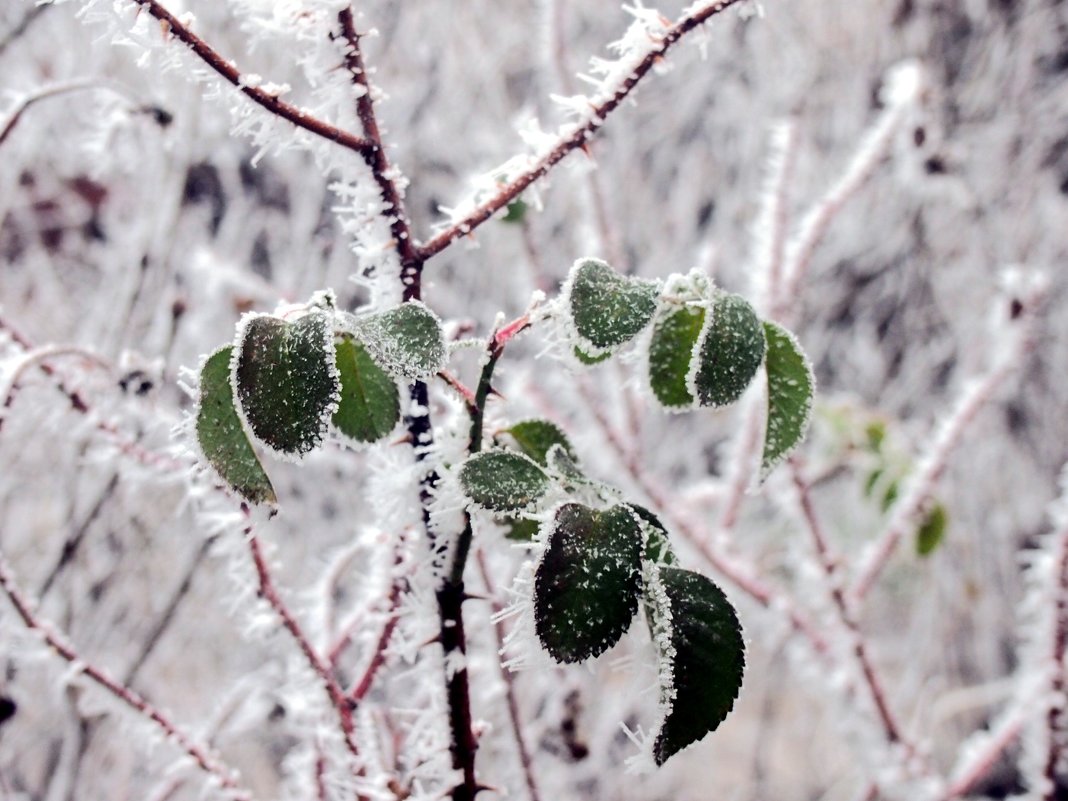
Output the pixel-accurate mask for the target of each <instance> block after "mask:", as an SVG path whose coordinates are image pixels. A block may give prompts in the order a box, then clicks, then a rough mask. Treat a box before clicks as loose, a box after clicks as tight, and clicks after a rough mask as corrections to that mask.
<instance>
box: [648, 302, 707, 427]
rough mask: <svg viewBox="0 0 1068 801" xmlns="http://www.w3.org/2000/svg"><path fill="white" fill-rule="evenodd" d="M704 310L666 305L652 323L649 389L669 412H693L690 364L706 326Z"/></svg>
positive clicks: (698, 307)
mask: <svg viewBox="0 0 1068 801" xmlns="http://www.w3.org/2000/svg"><path fill="white" fill-rule="evenodd" d="M706 313H707V312H706V309H705V308H704V307H703V306H690V305H687V306H679V305H675V304H670V305H668V304H665V305H664V306H663V308H662V309H661V310H660V313H659V314H658V315H657V318H656V322H655V323H653V335H652V338H651V339H650V341H649V386H650V388H651V389H652V390H653V394H654V395H655V396H656V399H657V400H658V401H660V403H661V404H662V405H663V406H665V407H666V408H668V409H678V410H682V409H690V408H692V407H693V403H694V397H693V395H692V394H691V392H690V389H689V387H688V386H687V381H686V377H687V376H688V375H689V373H690V362H691V361H693V353H694V350H695V349H696V346H697V340H698V339H699V337H700V335H701V329H702V327H703V326H704V322H705V316H706Z"/></svg>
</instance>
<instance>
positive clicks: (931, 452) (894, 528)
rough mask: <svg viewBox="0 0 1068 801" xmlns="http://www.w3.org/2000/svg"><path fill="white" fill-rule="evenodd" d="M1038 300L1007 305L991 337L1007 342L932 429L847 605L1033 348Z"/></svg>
mask: <svg viewBox="0 0 1068 801" xmlns="http://www.w3.org/2000/svg"><path fill="white" fill-rule="evenodd" d="M1043 297H1044V287H1042V286H1036V287H1033V288H1031V289H1030V290H1028V291H1027V292H1026V293H1024V295H1023V296H1021V297H1014V298H1013V299H1012V300H1011V301H1010V309H1009V311H1008V317H1009V319H1008V321H1007V323H1008V325H1009V326H1010V327H1009V328H1008V330H1007V331H1003V332H999V333H998V334H997V336H1001V337H1006V338H1007V339H1008V342H1004V343H999V345H1000V347H999V352H998V353H997V354H995V356H994V359H993V363H992V364H991V365H990V367H989V368H988V369H987V371H986V373H984V374H983V375H982V376H980V377H979V378H978V379H975V380H973V381H970V382H968V383H967V384H966V385H965V386H964V388H963V390H962V391H961V394H960V397H959V398H958V399H957V402H956V403H955V404H954V406H953V408H952V410H951V411H950V413H949V414H948V415H947V416H946V418H945V419H944V421H943V422H942V423H941V424H940V425H939V427H938V434H937V435H936V436H935V437H934V438H933V440H932V442H931V446H930V448H929V449H928V451H927V452H926V453H925V454H924V456H923V457H922V458H921V460H920V465H919V467H918V468H917V470H916V471H915V472H914V473H913V474H912V475H911V476H909V478H908V479H907V481H906V484H905V488H904V490H903V491H902V493H901V495H900V497H899V498H898V499H897V501H896V502H895V503H894V505H893V506H892V507H891V508H890V517H889V519H888V520H887V522H886V525H885V526H884V527H883V530H882V532H881V533H880V534H879V536H878V537H877V538H876V540H875V542H874V543H873V544H872V545H871V546H869V548H868V549H867V551H866V552H865V554H864V555H863V556H862V559H861V564H860V566H859V568H858V570H857V573H856V578H855V579H854V581H853V584H852V586H851V587H850V588H849V594H848V601H849V603H850V605H851V606H852V607H854V608H859V606H860V604H862V603H863V601H864V598H865V596H867V594H868V592H869V591H870V590H871V588H872V586H873V585H874V584H875V581H876V580H877V579H878V578H879V575H880V574H881V573H882V571H883V569H884V568H885V567H886V565H887V563H888V562H889V561H890V557H891V556H892V555H893V553H894V551H895V550H896V548H897V545H898V543H899V542H900V541H901V538H902V537H904V536H905V535H906V534H908V533H909V532H910V531H912V530H913V528H914V526H915V524H916V521H917V519H918V518H919V516H920V514H921V513H922V512H923V508H924V505H925V504H926V503H927V501H928V499H929V498H930V496H931V493H932V492H933V491H934V489H935V487H936V485H937V484H938V482H939V480H940V479H941V478H942V474H943V473H944V472H945V470H946V467H947V466H948V464H949V457H950V456H951V455H952V454H953V452H954V450H956V448H957V446H958V445H959V444H960V442H961V440H962V439H963V437H964V433H965V432H966V431H967V429H968V427H969V426H970V425H971V423H972V422H973V421H974V420H975V418H976V416H977V415H978V414H979V412H980V410H981V409H982V408H983V406H985V405H986V402H987V401H988V400H989V399H990V398H991V397H992V396H993V395H994V393H995V392H996V391H997V390H998V389H999V388H1000V387H1001V386H1002V384H1003V383H1004V382H1005V380H1006V379H1007V378H1008V377H1009V376H1011V375H1012V374H1013V373H1015V372H1016V370H1017V369H1018V368H1019V366H1020V364H1021V362H1022V361H1023V360H1024V357H1025V356H1026V355H1027V353H1028V352H1030V350H1031V349H1032V348H1033V347H1034V345H1035V343H1034V340H1033V338H1032V322H1033V317H1034V315H1035V313H1036V311H1037V307H1038V306H1039V305H1040V303H1041V301H1042V299H1043Z"/></svg>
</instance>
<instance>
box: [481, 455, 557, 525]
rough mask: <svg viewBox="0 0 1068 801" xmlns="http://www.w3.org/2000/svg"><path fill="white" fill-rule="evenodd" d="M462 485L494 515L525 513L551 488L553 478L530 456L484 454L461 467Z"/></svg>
mask: <svg viewBox="0 0 1068 801" xmlns="http://www.w3.org/2000/svg"><path fill="white" fill-rule="evenodd" d="M460 486H461V487H462V488H463V491H464V494H465V495H466V496H467V497H468V498H470V499H471V500H472V501H473V502H474V503H475V504H476V505H478V506H481V507H482V508H483V509H488V510H490V511H492V512H521V511H523V510H525V509H527V508H529V507H530V506H532V505H533V504H534V503H535V502H537V501H538V500H539V499H540V498H541V497H542V496H543V495H544V494H545V493H546V492H547V491H548V489H549V477H548V476H547V475H545V471H544V470H542V469H541V468H540V467H539V466H538V464H537V463H536V462H534V461H533V460H532V459H530V457H528V456H524V455H523V454H521V453H515V452H514V451H484V452H482V453H476V454H475V455H474V456H471V457H470V458H469V459H468V460H467V461H466V462H464V464H463V466H462V467H461V468H460Z"/></svg>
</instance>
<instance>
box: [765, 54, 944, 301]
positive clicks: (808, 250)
mask: <svg viewBox="0 0 1068 801" xmlns="http://www.w3.org/2000/svg"><path fill="white" fill-rule="evenodd" d="M922 88H923V73H922V71H921V68H920V66H919V65H918V64H915V63H913V62H905V63H903V64H899V65H897V66H896V67H895V68H894V69H893V70H892V71H891V73H890V74H889V75H888V76H887V78H886V88H885V89H884V91H883V99H884V102H885V103H886V108H885V109H884V110H883V112H882V114H881V115H880V116H879V118H878V119H877V120H876V121H875V124H874V125H872V127H871V128H869V129H868V131H867V132H866V133H865V134H864V137H863V138H862V139H861V142H860V146H859V147H858V148H857V150H856V152H855V153H854V154H853V158H852V159H851V160H850V162H849V166H848V167H847V168H846V170H845V172H844V173H843V174H842V176H841V177H840V178H839V179H838V180H837V181H836V182H835V183H834V185H833V186H831V188H830V190H829V191H828V192H827V194H826V195H824V196H823V197H822V198H820V200H819V201H817V203H816V205H815V206H813V208H812V209H811V210H810V211H809V212H808V214H807V215H806V216H805V217H804V219H803V220H802V221H801V225H800V227H799V229H798V231H797V233H796V234H795V235H794V237H793V238H791V239H790V241H789V242H788V244H787V246H786V253H785V257H784V262H783V280H782V285H781V291H780V292H779V293H777V294H776V295H775V296H773V298H772V301H773V302H772V307H771V308H772V316H773V317H774V318H775V319H788V317H789V313H790V304H791V303H793V302H794V301H796V299H797V291H798V288H799V287H800V286H801V284H802V283H803V282H804V279H805V275H806V274H807V272H808V268H809V265H810V264H811V262H812V255H813V253H815V251H816V248H817V247H819V245H820V243H821V242H822V241H823V238H824V236H826V234H827V231H828V229H829V228H830V226H831V223H832V222H833V221H834V218H835V217H837V216H838V213H839V212H840V211H841V210H842V209H843V208H844V207H845V205H846V203H848V201H849V199H850V198H852V197H853V196H854V195H855V194H856V193H857V191H859V190H860V188H861V187H863V186H864V184H865V183H867V181H868V179H869V178H871V176H872V174H873V173H874V172H875V169H876V167H878V166H879V162H880V161H881V160H882V159H883V157H884V156H885V155H886V153H887V150H888V149H889V147H890V145H891V143H892V142H893V140H894V136H895V134H896V133H897V132H898V130H899V129H900V127H901V125H902V123H903V122H904V121H905V120H907V119H908V117H909V113H910V112H911V110H912V107H913V106H914V104H915V103H916V101H917V99H918V97H919V95H920V92H921V90H922Z"/></svg>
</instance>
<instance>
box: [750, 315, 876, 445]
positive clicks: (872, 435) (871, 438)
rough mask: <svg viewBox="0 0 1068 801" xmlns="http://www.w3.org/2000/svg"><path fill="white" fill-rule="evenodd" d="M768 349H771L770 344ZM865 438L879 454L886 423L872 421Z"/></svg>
mask: <svg viewBox="0 0 1068 801" xmlns="http://www.w3.org/2000/svg"><path fill="white" fill-rule="evenodd" d="M765 325H766V323H765ZM768 347H769V348H770V347H771V343H770V342H769V343H768ZM864 436H865V437H866V438H867V445H868V449H869V450H871V451H874V452H875V453H879V452H880V451H881V450H882V449H883V441H884V440H885V439H886V423H885V422H884V421H882V420H872V421H871V422H870V423H868V424H867V425H866V426H864Z"/></svg>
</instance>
